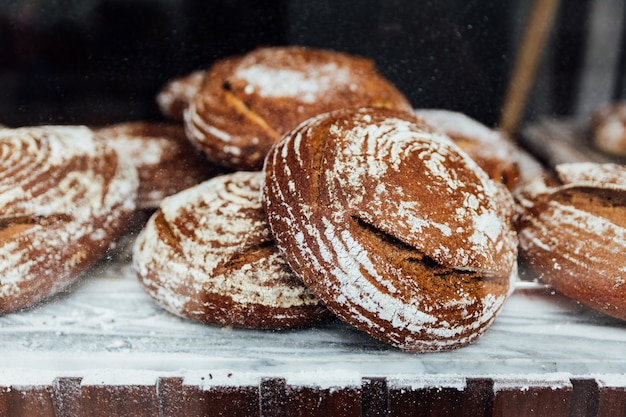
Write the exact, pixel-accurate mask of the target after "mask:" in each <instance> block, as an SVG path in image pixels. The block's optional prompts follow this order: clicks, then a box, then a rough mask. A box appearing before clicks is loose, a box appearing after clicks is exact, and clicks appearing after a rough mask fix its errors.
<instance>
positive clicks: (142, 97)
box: [0, 0, 589, 126]
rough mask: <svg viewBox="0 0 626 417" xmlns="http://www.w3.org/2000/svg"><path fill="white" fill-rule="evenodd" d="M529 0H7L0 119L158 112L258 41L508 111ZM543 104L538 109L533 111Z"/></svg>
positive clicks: (422, 94)
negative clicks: (185, 84)
mask: <svg viewBox="0 0 626 417" xmlns="http://www.w3.org/2000/svg"><path fill="white" fill-rule="evenodd" d="M527 3H531V2H526V1H523V0H516V1H502V0H469V1H468V0H432V1H431V0H424V1H401V0H353V1H342V0H316V1H305V0H255V1H245V0H205V1H201V0H178V1H167V0H160V1H158V0H83V1H81V0H56V1H51V0H28V1H23V0H22V1H18V0H0V124H5V125H8V126H23V125H32V124H46V123H48V124H105V123H114V122H119V121H126V120H140V119H153V120H156V119H159V118H161V115H160V114H159V112H158V109H157V107H156V104H155V101H154V98H155V96H156V94H157V92H158V91H159V89H160V88H161V87H162V86H163V84H164V83H165V82H167V81H168V80H169V79H171V78H173V77H178V76H182V75H185V74H187V73H189V72H191V71H192V70H195V69H200V68H207V67H208V66H210V65H211V63H212V62H214V61H215V60H216V59H219V58H222V57H225V56H228V55H233V54H241V53H245V52H246V51H249V50H251V49H253V48H255V47H257V46H269V45H289V44H291V45H296V44H297V45H308V46H316V47H322V48H329V49H336V50H342V51H346V52H349V53H353V54H357V55H362V56H366V57H369V58H371V59H373V60H374V61H375V62H376V65H377V67H378V68H379V70H380V71H381V72H382V73H383V74H384V75H386V76H387V77H388V78H389V79H390V80H391V81H392V82H393V83H395V84H396V85H397V86H398V87H399V88H400V89H401V90H402V91H403V92H404V93H405V94H406V95H407V96H408V98H409V99H410V100H411V102H412V103H413V105H414V106H415V107H436V108H447V109H450V110H457V111H462V112H464V113H467V114H469V115H470V116H472V117H475V118H477V119H479V120H481V121H482V122H484V123H486V124H489V125H495V124H496V123H497V121H498V117H499V113H500V109H501V107H502V101H503V98H504V94H505V91H506V87H507V80H508V77H509V73H510V71H511V67H512V65H513V63H514V60H515V53H516V48H517V44H518V42H519V39H520V33H521V32H522V29H523V25H524V21H525V19H526V13H527V8H528V5H527ZM573 3H575V4H568V7H567V8H566V9H564V11H561V12H560V13H559V16H558V18H557V22H556V25H555V30H554V32H555V35H554V38H555V39H556V46H555V47H554V50H553V51H552V53H553V54H554V55H555V56H558V59H556V60H554V62H555V64H554V65H553V67H552V68H551V71H553V72H554V73H555V74H556V76H558V77H559V79H560V80H561V82H559V84H558V86H555V87H552V90H551V91H550V95H552V96H554V97H553V100H552V102H553V103H554V105H553V107H552V108H551V109H550V111H552V112H553V113H554V114H567V113H568V112H569V111H571V103H572V100H573V99H572V97H570V96H571V92H572V91H574V90H575V88H576V82H577V68H578V66H579V65H580V54H581V50H580V37H581V36H582V35H581V34H582V33H583V32H582V30H581V29H582V28H584V24H585V16H586V8H587V7H588V6H587V5H588V3H589V2H588V1H577V2H573ZM530 113H531V114H530V116H531V117H532V110H531V111H530Z"/></svg>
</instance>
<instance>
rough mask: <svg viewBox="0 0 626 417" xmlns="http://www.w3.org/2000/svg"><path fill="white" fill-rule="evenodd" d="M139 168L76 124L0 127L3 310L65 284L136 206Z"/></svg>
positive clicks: (27, 303) (0, 287)
mask: <svg viewBox="0 0 626 417" xmlns="http://www.w3.org/2000/svg"><path fill="white" fill-rule="evenodd" d="M137 187H138V178H137V172H136V170H135V169H134V167H133V166H132V165H131V164H130V163H128V162H127V161H126V160H125V159H124V158H120V157H119V156H118V154H117V153H116V152H115V151H114V150H113V149H112V148H108V147H106V146H105V145H103V144H102V143H100V142H98V141H97V140H95V139H94V134H93V131H92V130H90V129H88V128H86V127H79V126H42V127H29V128H19V129H1V130H0V313H6V312H9V311H13V310H16V309H20V308H23V307H27V306H31V305H33V304H34V303H37V302H38V301H40V300H43V299H45V298H47V297H49V296H51V295H53V294H55V293H57V292H59V291H61V290H62V289H63V288H65V287H66V286H67V285H69V284H70V283H71V282H73V281H74V280H75V279H76V278H78V276H79V275H80V273H82V272H83V271H85V270H86V269H87V268H88V267H89V266H91V265H93V264H94V263H95V262H96V261H98V260H99V259H100V258H102V257H103V256H104V255H105V253H106V251H107V250H108V249H109V248H110V247H111V245H112V244H113V242H114V241H115V240H116V239H117V238H118V237H120V236H121V235H122V233H123V231H124V230H126V225H127V223H129V222H130V221H129V219H131V218H132V214H133V212H134V209H135V198H136V192H137Z"/></svg>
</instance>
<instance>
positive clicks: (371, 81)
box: [185, 47, 412, 170]
mask: <svg viewBox="0 0 626 417" xmlns="http://www.w3.org/2000/svg"><path fill="white" fill-rule="evenodd" d="M361 106H374V107H384V108H393V109H401V110H406V111H412V107H411V105H410V103H409V102H408V101H407V99H406V98H405V97H404V95H403V94H402V93H400V92H399V91H398V90H397V89H396V88H395V87H394V86H393V85H392V84H391V83H390V82H389V81H388V80H387V79H385V78H384V77H383V76H382V75H381V74H379V73H378V72H377V71H376V68H375V67H374V64H373V62H372V61H370V60H367V59H365V58H359V57H355V56H351V55H348V54H345V53H339V52H332V51H326V50H319V49H313V48H303V47H276V48H259V49H256V50H254V51H252V52H250V53H248V54H246V55H243V56H238V57H231V58H226V59H224V60H221V61H219V62H217V63H215V64H214V65H213V66H212V67H211V68H210V69H209V70H208V71H207V74H206V76H205V78H204V81H203V83H202V85H201V86H200V88H199V89H198V91H197V93H196V94H195V96H194V98H193V99H192V101H191V103H190V105H189V107H188V108H187V110H186V111H185V126H186V129H187V135H188V137H189V138H190V140H192V141H193V142H194V143H195V144H196V145H197V146H198V147H200V148H201V149H203V150H204V151H205V152H206V154H207V155H208V156H209V158H211V159H212V160H214V161H216V162H218V163H221V164H223V165H224V166H226V167H229V168H232V169H240V170H260V169H261V168H262V165H263V159H264V157H265V155H266V154H267V151H268V150H269V148H270V147H271V146H272V144H274V143H275V142H277V141H278V140H279V139H280V138H281V136H282V135H283V134H284V133H285V132H287V131H288V130H290V129H292V128H294V127H295V126H296V125H297V124H298V123H299V122H301V121H303V120H305V119H308V118H309V117H312V116H315V115H317V114H319V113H323V112H327V111H331V110H335V109H340V108H344V107H361Z"/></svg>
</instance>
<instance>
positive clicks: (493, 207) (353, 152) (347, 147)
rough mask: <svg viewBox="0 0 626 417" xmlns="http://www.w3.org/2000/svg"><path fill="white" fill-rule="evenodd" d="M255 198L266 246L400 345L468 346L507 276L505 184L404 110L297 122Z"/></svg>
mask: <svg viewBox="0 0 626 417" xmlns="http://www.w3.org/2000/svg"><path fill="white" fill-rule="evenodd" d="M262 196H263V203H264V207H265V210H266V213H267V216H268V222H269V224H270V227H271V230H272V232H273V234H274V237H275V240H276V244H277V245H278V247H279V248H280V249H281V251H282V252H283V253H284V255H285V258H286V259H287V261H288V262H289V265H290V266H291V268H292V269H293V270H294V272H296V274H297V275H298V276H299V277H300V278H301V279H302V280H303V282H304V283H305V284H306V285H307V286H308V287H309V289H310V290H311V292H312V293H313V294H315V295H316V296H318V297H319V298H320V300H322V301H323V302H324V304H325V305H326V306H327V307H328V308H329V309H330V310H331V311H332V312H333V313H335V314H336V315H337V316H338V317H339V318H341V319H342V320H344V321H346V322H347V323H350V324H352V325H354V326H356V327H357V328H358V329H360V330H362V331H365V332H366V333H368V334H370V335H371V336H373V337H375V338H377V339H379V340H382V341H384V342H386V343H390V344H392V345H394V346H397V347H399V348H401V349H404V350H408V351H433V350H443V349H451V348H456V347H460V346H464V345H467V344H469V343H471V342H473V341H475V340H476V339H477V338H478V337H479V336H480V335H482V334H483V333H484V332H485V331H486V330H487V329H488V328H489V326H490V324H491V323H492V322H493V320H494V318H495V316H496V313H497V312H498V311H499V310H500V308H501V307H502V305H503V304H504V302H505V300H506V299H507V297H508V295H509V293H510V291H511V288H512V287H511V283H512V281H513V280H514V279H516V277H517V274H516V261H517V238H516V234H515V231H514V229H513V225H512V213H513V201H512V197H511V195H510V193H509V192H508V190H506V188H505V187H504V186H503V185H501V184H498V183H496V182H494V181H492V180H491V179H489V178H488V176H487V175H486V173H485V172H484V171H483V170H482V169H481V168H480V167H478V165H476V163H475V162H474V161H473V160H472V159H470V158H469V157H468V156H467V154H465V153H464V152H462V151H461V150H460V149H459V148H458V146H456V145H455V144H454V143H453V142H452V141H451V140H450V139H449V138H448V137H446V136H445V135H443V134H441V133H437V132H436V131H434V130H433V129H432V128H431V127H430V126H429V125H427V124H426V123H424V122H422V121H420V120H419V119H417V118H416V117H414V116H411V115H408V114H407V113H403V112H397V111H390V110H383V109H371V108H369V109H359V110H352V109H350V110H340V111H335V112H332V113H326V114H322V115H319V116H317V117H315V118H312V119H309V120H307V121H305V122H303V123H302V124H300V125H299V126H298V127H297V128H296V129H294V130H292V131H291V132H290V133H288V134H287V135H285V137H284V138H283V139H282V140H281V141H280V142H279V143H278V144H277V145H275V146H274V147H273V148H272V150H271V151H270V153H269V154H268V156H267V159H266V162H265V181H264V186H263V189H262Z"/></svg>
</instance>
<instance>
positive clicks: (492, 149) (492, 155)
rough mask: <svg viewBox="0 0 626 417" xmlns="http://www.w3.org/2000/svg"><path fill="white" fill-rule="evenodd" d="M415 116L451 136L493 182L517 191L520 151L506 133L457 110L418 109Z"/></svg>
mask: <svg viewBox="0 0 626 417" xmlns="http://www.w3.org/2000/svg"><path fill="white" fill-rule="evenodd" d="M416 114H417V115H418V116H419V117H420V118H421V119H422V120H424V121H425V122H426V123H429V124H430V125H432V126H433V127H435V128H436V129H438V130H441V131H442V132H443V133H445V134H446V135H448V136H449V137H450V138H451V139H452V140H453V141H454V142H455V143H456V144H457V145H458V146H459V147H460V148H461V149H463V150H464V151H465V152H467V153H468V155H469V156H470V157H472V159H473V160H474V161H476V163H477V164H478V165H479V166H480V167H481V168H482V169H483V170H484V171H485V172H486V173H487V174H488V175H489V177H491V179H493V180H495V181H498V182H501V183H503V184H504V185H506V186H507V188H508V189H509V190H513V189H515V186H516V185H517V182H518V179H519V176H520V166H519V161H518V154H519V152H520V151H519V149H517V146H515V144H514V143H513V142H512V141H511V139H510V138H508V137H507V136H506V135H505V133H504V132H501V131H498V130H496V129H491V128H489V127H487V126H485V125H483V124H482V123H480V122H479V121H477V120H474V119H472V118H471V117H469V116H467V115H465V114H463V113H459V112H455V111H450V110H441V109H417V110H416Z"/></svg>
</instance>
